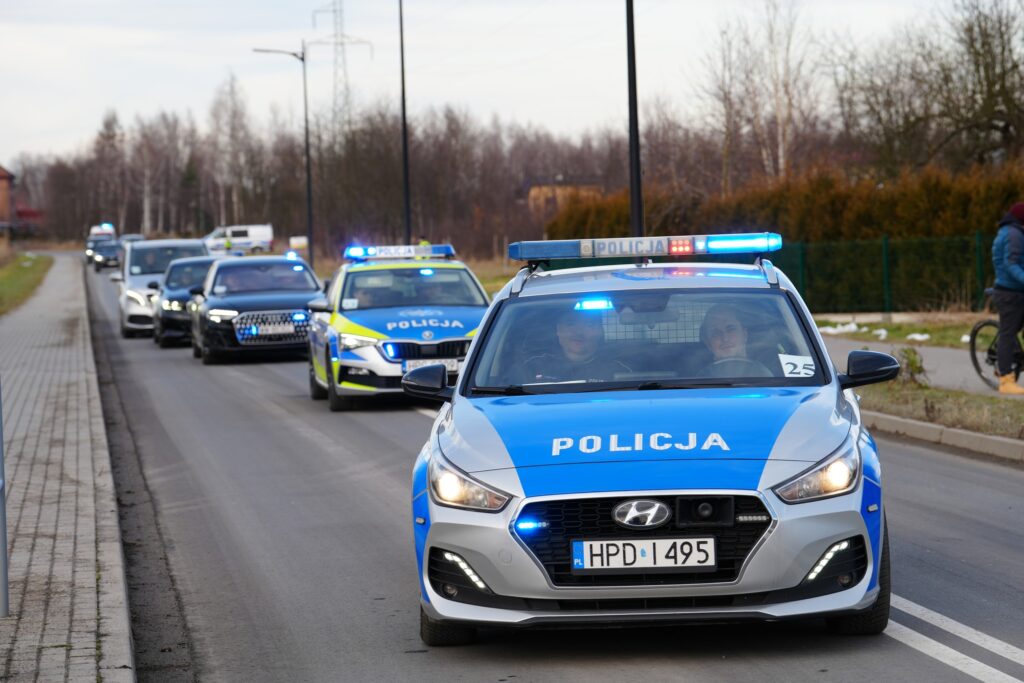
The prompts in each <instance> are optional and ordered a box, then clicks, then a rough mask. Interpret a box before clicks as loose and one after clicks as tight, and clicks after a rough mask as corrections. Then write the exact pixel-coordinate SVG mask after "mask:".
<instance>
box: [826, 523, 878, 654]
mask: <svg viewBox="0 0 1024 683" xmlns="http://www.w3.org/2000/svg"><path fill="white" fill-rule="evenodd" d="M891 594H892V578H891V576H890V574H889V527H888V525H886V528H885V531H884V532H883V535H882V558H881V561H880V563H879V568H878V599H876V600H875V604H873V605H872V606H871V607H869V608H867V609H866V610H863V611H861V612H857V613H855V614H850V615H847V616H843V617H832V618H831V619H828V620H826V623H827V624H828V628H829V630H830V631H832V632H833V633H838V634H840V635H844V636H877V635H879V634H880V633H882V631H884V630H885V627H886V626H887V625H888V624H889V598H890V596H891Z"/></svg>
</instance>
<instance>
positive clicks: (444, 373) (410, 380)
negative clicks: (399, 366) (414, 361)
mask: <svg viewBox="0 0 1024 683" xmlns="http://www.w3.org/2000/svg"><path fill="white" fill-rule="evenodd" d="M402 389H403V390H404V391H405V393H407V394H409V395H410V396H415V397H417V398H431V399H434V400H436V401H450V400H451V398H452V394H453V393H454V392H453V390H452V388H451V387H450V386H448V369H447V368H446V367H445V366H443V365H440V364H438V365H426V366H424V367H422V368H416V369H415V370H410V371H409V372H407V373H405V376H404V377H402Z"/></svg>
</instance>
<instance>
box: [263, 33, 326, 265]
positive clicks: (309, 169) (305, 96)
mask: <svg viewBox="0 0 1024 683" xmlns="http://www.w3.org/2000/svg"><path fill="white" fill-rule="evenodd" d="M253 52H264V53H271V54H279V55H289V56H291V57H294V58H295V59H297V60H299V61H300V62H302V113H303V118H304V119H305V125H306V242H307V249H308V252H309V267H310V268H312V267H313V165H312V161H311V160H310V156H309V93H308V91H307V88H306V41H302V50H300V51H299V52H292V51H290V50H268V49H266V48H261V47H257V48H253Z"/></svg>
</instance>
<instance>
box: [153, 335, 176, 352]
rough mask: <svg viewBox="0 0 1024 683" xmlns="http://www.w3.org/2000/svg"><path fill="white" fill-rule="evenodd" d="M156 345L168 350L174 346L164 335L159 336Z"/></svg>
mask: <svg viewBox="0 0 1024 683" xmlns="http://www.w3.org/2000/svg"><path fill="white" fill-rule="evenodd" d="M154 338H155V337H154ZM157 344H159V345H160V348H161V349H169V348H171V346H173V345H174V342H172V341H171V340H170V339H168V338H167V337H166V336H165V335H162V334H161V335H160V339H158V340H157Z"/></svg>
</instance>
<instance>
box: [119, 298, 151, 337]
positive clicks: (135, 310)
mask: <svg viewBox="0 0 1024 683" xmlns="http://www.w3.org/2000/svg"><path fill="white" fill-rule="evenodd" d="M121 322H122V324H123V325H124V327H125V328H126V329H129V330H135V331H151V330H152V329H153V306H152V302H147V303H146V305H142V304H140V303H139V302H137V301H136V300H135V299H132V298H130V297H128V296H122V298H121Z"/></svg>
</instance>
